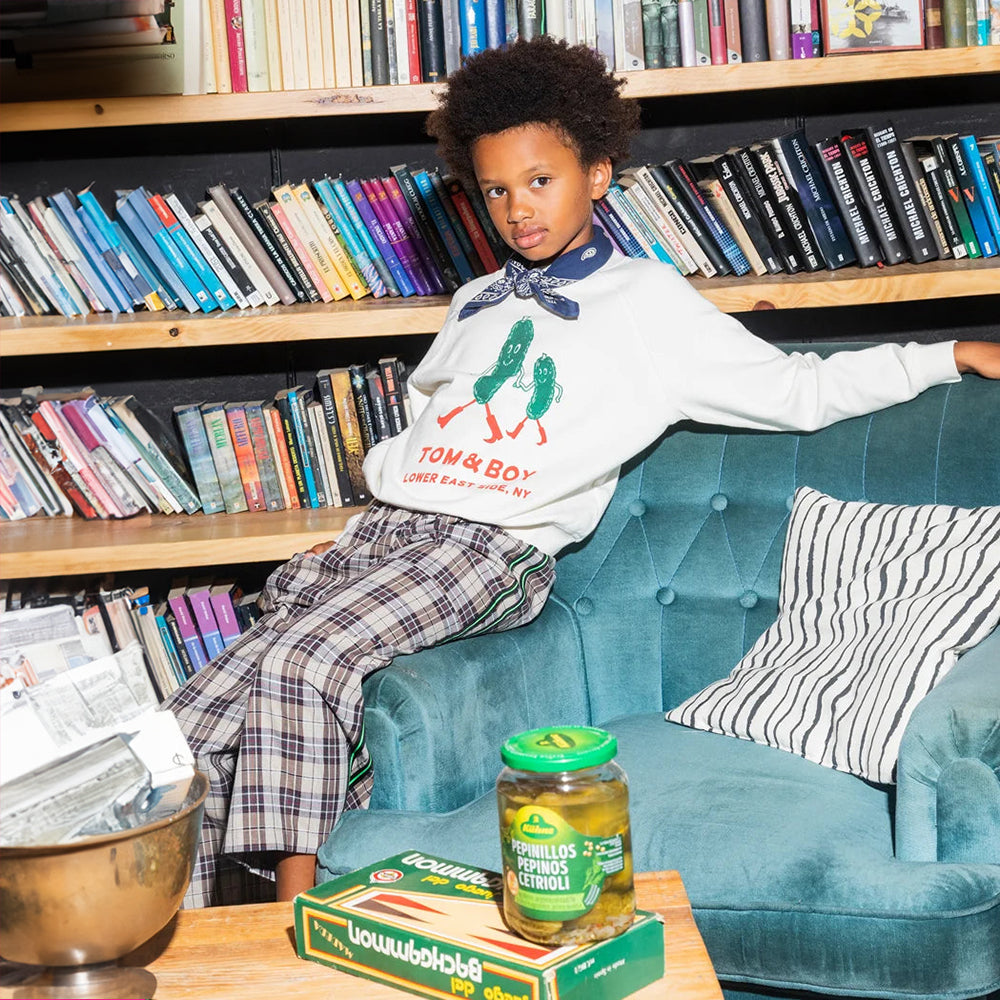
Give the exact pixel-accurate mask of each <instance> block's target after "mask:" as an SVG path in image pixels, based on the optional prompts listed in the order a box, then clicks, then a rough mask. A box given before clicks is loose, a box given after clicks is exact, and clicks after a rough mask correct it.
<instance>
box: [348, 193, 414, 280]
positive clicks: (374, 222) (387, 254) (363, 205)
mask: <svg viewBox="0 0 1000 1000" xmlns="http://www.w3.org/2000/svg"><path fill="white" fill-rule="evenodd" d="M345 186H346V188H347V192H348V194H349V195H350V198H351V201H352V202H353V203H354V207H355V208H356V209H357V212H358V215H359V216H360V217H361V219H362V221H363V222H364V224H365V228H366V229H367V230H368V234H369V236H370V237H371V238H372V242H373V243H374V244H375V246H376V249H377V250H378V252H379V256H381V257H382V259H383V260H384V261H385V264H386V267H388V268H389V271H390V273H391V274H392V278H393V280H394V281H395V282H396V287H397V288H398V289H399V294H400V295H401V296H403V298H408V297H409V296H411V295H414V294H416V288H415V287H414V285H413V282H412V281H411V280H410V276H409V274H408V273H407V271H406V268H404V267H403V264H402V262H401V261H400V260H399V257H398V256H397V255H396V251H395V249H394V248H393V246H392V241H391V240H390V239H389V235H388V233H386V231H385V230H384V229H383V227H382V222H381V220H380V219H379V218H378V216H377V215H376V213H375V209H374V207H373V206H372V203H371V202H370V201H369V199H368V193H367V191H365V189H364V187H363V186H362V183H361V181H360V180H355V179H352V180H349V181H347V182H346V185H345Z"/></svg>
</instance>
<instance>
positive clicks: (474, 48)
mask: <svg viewBox="0 0 1000 1000" xmlns="http://www.w3.org/2000/svg"><path fill="white" fill-rule="evenodd" d="M458 28H459V37H460V40H461V46H462V58H463V59H468V58H469V56H474V55H476V53H478V52H482V51H483V49H485V48H486V0H459V5H458Z"/></svg>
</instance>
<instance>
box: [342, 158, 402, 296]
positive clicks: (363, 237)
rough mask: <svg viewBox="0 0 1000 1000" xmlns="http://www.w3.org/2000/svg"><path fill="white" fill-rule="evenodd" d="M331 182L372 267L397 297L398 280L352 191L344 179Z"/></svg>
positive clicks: (388, 291)
mask: <svg viewBox="0 0 1000 1000" xmlns="http://www.w3.org/2000/svg"><path fill="white" fill-rule="evenodd" d="M327 179H328V180H330V187H331V188H332V189H333V193H334V195H335V197H336V199H337V201H338V202H339V203H340V207H341V208H342V209H343V210H344V214H345V215H346V216H347V219H348V221H349V222H350V224H351V228H352V229H353V231H354V233H355V234H356V236H357V238H358V240H359V241H360V242H361V245H362V246H363V247H364V250H365V253H366V254H367V255H368V257H369V258H370V259H371V262H372V266H373V267H374V268H375V270H376V271H377V272H378V276H379V278H381V280H382V284H383V285H384V286H385V289H386V292H387V293H388V294H389V295H391V296H393V297H395V296H398V295H399V286H398V285H397V284H396V279H395V278H394V277H393V274H392V271H391V270H390V269H389V265H388V264H387V263H386V261H385V259H384V258H383V256H382V254H380V253H379V251H378V248H377V247H376V246H375V241H374V240H373V239H372V235H371V233H370V232H369V231H368V227H367V226H366V225H365V221H364V219H363V218H362V217H361V213H360V212H359V211H358V206H357V205H355V203H354V199H353V198H352V197H351V193H350V191H349V190H348V189H347V185H346V184H345V183H344V180H343V178H341V177H337V178H333V179H330V178H327Z"/></svg>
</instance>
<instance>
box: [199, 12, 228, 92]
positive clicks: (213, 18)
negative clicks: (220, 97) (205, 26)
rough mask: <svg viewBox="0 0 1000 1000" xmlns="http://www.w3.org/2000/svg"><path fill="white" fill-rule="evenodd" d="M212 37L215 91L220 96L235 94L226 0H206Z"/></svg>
mask: <svg viewBox="0 0 1000 1000" xmlns="http://www.w3.org/2000/svg"><path fill="white" fill-rule="evenodd" d="M206 3H207V4H208V10H209V26H210V30H211V36H212V56H213V58H212V63H213V66H214V69H215V89H216V93H219V94H231V93H232V92H233V78H232V71H231V70H230V68H229V31H228V29H227V26H226V21H227V18H226V4H225V0H206Z"/></svg>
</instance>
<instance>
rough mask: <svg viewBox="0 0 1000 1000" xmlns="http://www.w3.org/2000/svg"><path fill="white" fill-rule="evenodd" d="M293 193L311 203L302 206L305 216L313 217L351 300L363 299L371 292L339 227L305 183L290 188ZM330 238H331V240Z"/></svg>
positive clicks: (321, 201) (320, 200) (314, 225)
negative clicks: (348, 290) (349, 293)
mask: <svg viewBox="0 0 1000 1000" xmlns="http://www.w3.org/2000/svg"><path fill="white" fill-rule="evenodd" d="M292 191H293V193H295V194H296V195H298V196H300V197H302V198H306V199H308V200H309V202H310V203H311V207H310V205H304V206H303V207H304V208H305V210H306V214H309V215H312V217H313V228H315V229H316V230H317V232H320V233H321V236H322V239H323V240H324V241H325V242H326V243H327V244H328V246H329V253H330V258H331V260H333V262H334V264H335V265H336V268H337V270H338V271H339V272H340V274H341V276H342V277H343V278H344V281H345V282H346V283H347V286H348V288H349V289H350V292H351V295H352V297H353V298H356V299H358V298H364V296H366V295H368V294H369V292H370V291H371V288H370V286H369V285H368V283H367V282H366V281H365V279H364V276H363V275H362V273H361V268H360V266H359V265H358V263H357V261H356V260H355V259H354V256H353V255H352V253H351V251H350V249H349V247H348V245H347V240H346V239H345V237H344V234H343V232H342V231H341V229H340V226H339V225H337V222H336V221H335V220H334V218H333V216H332V215H331V214H330V210H329V209H328V208H327V207H326V205H325V204H324V202H323V200H322V199H321V198H319V199H318V198H316V197H315V195H314V194H313V192H312V191H311V190H310V188H309V186H308V185H307V184H305V183H302V184H299V185H296V186H294V187H293V188H292ZM331 237H332V238H331Z"/></svg>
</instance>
